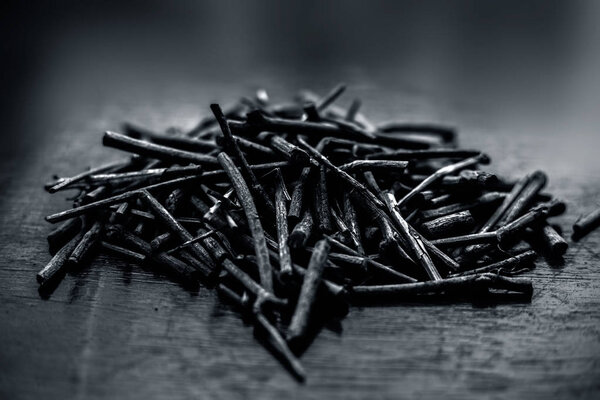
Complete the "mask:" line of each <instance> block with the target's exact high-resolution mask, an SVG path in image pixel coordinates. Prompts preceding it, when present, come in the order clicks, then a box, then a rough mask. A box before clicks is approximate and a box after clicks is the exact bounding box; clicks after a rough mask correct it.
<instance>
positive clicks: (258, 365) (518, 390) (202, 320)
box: [0, 70, 600, 399]
mask: <svg viewBox="0 0 600 400" xmlns="http://www.w3.org/2000/svg"><path fill="white" fill-rule="evenodd" d="M337 74H338V75H336V76H340V74H341V79H344V80H346V81H347V82H349V84H350V85H351V88H352V89H351V91H350V93H351V94H350V96H353V95H356V96H359V97H362V98H363V100H364V104H365V111H366V112H367V113H368V114H370V115H372V116H373V118H374V119H375V120H383V119H387V118H394V117H396V118H398V117H399V118H404V119H409V120H437V121H441V122H450V123H453V124H455V125H456V126H458V127H460V128H461V131H462V133H461V141H462V142H463V143H465V144H468V146H469V147H475V148H477V147H481V148H483V149H485V150H486V151H488V152H489V154H490V155H491V157H492V159H493V164H492V165H491V167H490V168H491V169H493V170H496V171H499V172H501V173H505V174H509V175H511V176H513V177H519V176H522V175H523V174H525V173H528V172H531V171H532V170H534V169H544V170H546V171H547V172H548V174H549V176H550V184H549V187H548V191H550V192H552V193H554V194H556V195H557V196H558V197H560V198H563V199H565V200H566V201H567V202H568V204H569V209H568V212H567V214H566V215H565V216H563V217H560V218H558V219H557V222H559V223H561V224H562V226H563V227H564V228H565V230H566V233H567V234H570V226H571V224H572V222H574V220H575V218H576V216H577V215H578V214H579V213H581V212H585V211H590V210H591V209H592V208H593V207H596V206H598V205H599V204H598V195H599V193H600V179H599V178H600V172H599V171H600V161H599V159H598V158H596V157H589V156H585V154H588V153H586V152H585V148H586V146H590V145H594V143H597V138H596V137H595V136H594V135H593V134H587V135H586V134H585V133H583V134H582V135H583V136H582V137H581V138H579V140H571V143H572V144H571V145H570V147H569V146H564V145H563V144H564V143H565V141H567V139H569V138H570V139H573V138H575V139H577V138H578V136H577V135H575V136H574V132H566V131H565V132H559V133H556V134H555V133H549V131H547V130H546V128H547V125H545V124H544V125H541V124H540V125H539V126H537V128H536V126H535V124H533V125H527V126H526V127H525V125H520V124H518V123H513V122H514V121H513V120H511V119H510V118H504V117H502V118H500V117H499V118H495V117H497V114H498V113H497V109H495V108H494V107H495V105H494V104H487V103H486V105H485V106H482V105H481V104H478V103H477V102H475V101H472V102H466V103H461V102H460V101H458V100H457V99H459V96H458V95H457V96H456V97H453V96H446V97H444V96H441V95H439V93H435V92H430V91H429V92H428V91H421V90H415V89H414V87H410V86H409V85H405V84H404V83H402V82H400V83H393V84H391V85H389V84H387V83H386V82H388V81H389V79H390V76H391V75H390V74H387V75H385V74H383V75H381V77H379V76H378V75H376V76H375V77H374V78H369V77H367V74H366V72H364V71H363V72H359V73H357V72H356V71H355V70H350V71H342V72H339V71H338V72H337ZM283 76H284V74H279V75H278V74H273V73H264V72H262V73H256V74H254V75H252V76H250V77H248V78H247V79H245V80H244V81H243V82H236V81H235V79H233V80H232V79H231V78H230V77H225V76H220V77H217V78H214V79H212V78H211V79H200V78H198V79H196V80H183V82H177V81H169V82H166V83H157V82H148V81H145V82H138V83H139V84H138V86H135V88H134V89H131V87H128V89H129V90H120V89H119V87H118V85H116V84H115V85H114V86H112V87H108V88H100V87H99V88H96V89H98V90H97V92H95V91H94V90H88V92H87V93H88V94H90V96H88V97H86V98H85V99H82V98H78V97H74V98H67V99H65V98H60V96H59V95H57V92H56V89H57V88H59V87H60V85H59V83H66V82H67V81H68V79H69V78H68V77H66V76H64V75H61V74H58V78H53V79H54V80H52V79H51V80H50V81H49V82H50V83H48V84H47V85H48V86H49V87H43V88H41V89H39V90H38V91H37V92H35V93H36V94H37V97H34V98H33V99H32V101H31V103H28V105H27V107H26V108H25V109H24V110H23V113H22V114H23V115H24V116H26V118H24V119H23V121H22V124H21V125H20V129H19V130H18V134H17V135H10V136H5V137H4V139H3V140H4V145H3V146H2V149H0V155H1V156H2V159H1V160H0V165H1V166H2V168H1V169H0V171H1V172H0V174H1V175H0V183H1V187H2V189H1V191H0V204H1V207H0V210H1V216H0V218H1V226H2V230H0V246H1V247H0V252H1V255H2V256H1V257H0V260H1V261H0V398H3V399H20V398H41V397H44V398H48V399H59V398H60V399H65V398H81V399H83V398H86V399H87V398H92V399H100V398H102V399H134V398H144V399H164V398H169V399H180V398H181V399H184V398H217V399H229V398H256V399H280V398H315V399H316V398H319V399H321V398H333V399H353V398H357V399H358V398H366V397H375V398H457V399H464V398H482V397H490V398H500V397H503V398H549V397H555V398H562V399H565V398H594V397H595V396H598V395H599V394H600V296H599V295H600V266H599V265H598V263H599V257H598V256H599V244H600V232H595V233H593V234H591V235H590V236H589V237H587V238H585V239H584V240H582V241H581V242H579V243H576V244H573V245H572V247H571V248H570V249H569V251H568V253H567V255H566V256H565V260H564V263H563V264H560V265H548V264H547V263H546V262H545V261H543V260H540V261H539V262H538V263H537V268H536V269H535V270H534V271H533V272H531V273H529V274H528V276H529V277H530V278H532V279H533V281H534V286H535V293H534V296H533V299H532V301H531V304H521V303H516V304H498V305H494V306H487V307H478V306H474V305H472V304H469V303H459V304H414V303H413V304H407V305H398V306H395V307H365V308H363V307H356V308H352V309H351V311H350V314H349V315H348V316H347V318H346V319H344V320H343V321H342V324H341V328H340V329H339V330H338V329H334V328H332V329H327V328H326V329H323V331H322V332H321V334H320V335H319V336H318V337H317V339H316V340H315V341H314V343H313V345H312V346H311V347H310V348H309V349H308V351H307V352H306V353H305V354H304V355H303V357H302V362H303V364H304V366H305V368H306V370H307V371H308V380H307V382H306V384H304V385H301V384H298V383H297V382H296V381H295V380H294V379H293V378H292V377H291V376H290V375H289V374H288V373H287V372H286V371H285V370H284V369H283V368H282V367H281V365H280V364H279V363H278V362H277V361H276V360H275V359H274V358H273V357H272V356H271V355H270V354H269V353H268V352H266V351H265V350H264V349H263V348H262V347H261V346H260V345H259V344H258V343H257V341H256V340H255V339H254V338H253V335H252V329H251V327H249V326H246V325H244V323H243V322H242V321H241V320H240V318H239V317H238V315H237V314H236V313H234V312H233V311H232V310H231V309H230V308H229V307H227V306H225V305H222V304H221V303H220V301H219V300H218V298H217V297H216V295H215V293H214V292H212V291H209V290H207V289H205V288H200V289H199V290H198V291H197V292H190V291H187V290H185V289H184V288H182V287H181V286H179V285H178V284H176V283H174V282H171V281H169V280H165V279H163V277H161V276H157V275H153V274H152V273H151V272H148V271H144V270H141V269H140V268H138V267H137V266H136V265H131V264H126V263H123V262H121V261H117V260H116V259H113V258H109V257H101V258H100V259H99V260H98V261H97V262H95V263H93V264H92V265H91V266H89V267H86V268H83V269H81V270H78V271H73V272H72V273H71V274H69V275H68V276H67V277H66V278H65V280H64V281H63V282H62V284H61V285H60V286H59V287H58V288H57V289H56V291H55V292H54V293H53V294H52V295H51V296H50V297H49V298H41V297H40V296H39V295H38V291H37V283H36V281H35V273H36V272H37V271H38V270H39V269H40V268H42V267H43V265H44V264H45V262H47V260H48V259H49V256H48V253H47V246H46V243H45V236H46V234H47V233H48V232H49V231H50V229H51V228H50V226H49V225H48V224H47V223H46V222H45V221H44V220H43V217H44V216H45V215H47V214H50V213H52V212H55V211H59V210H62V209H64V208H65V207H66V206H67V204H68V203H66V202H65V201H64V198H63V197H64V196H63V195H62V194H57V195H54V196H50V195H48V194H46V193H44V192H43V189H42V185H43V183H44V182H45V181H47V180H49V179H50V178H51V176H52V174H54V173H57V174H69V173H72V172H74V171H78V170H80V169H83V168H85V167H86V166H88V165H90V164H93V165H95V164H98V163H101V162H104V161H106V160H107V159H114V158H117V157H118V156H119V154H118V152H117V151H112V150H108V149H103V148H101V146H100V142H101V132H102V131H103V130H106V129H113V130H118V127H119V124H120V123H121V122H123V121H132V122H137V123H140V124H144V125H146V126H148V127H150V128H153V129H157V130H163V129H165V128H167V127H168V126H170V125H179V126H184V127H190V126H192V125H193V124H194V121H195V120H197V118H198V117H199V114H198V113H199V110H200V109H202V110H204V112H206V111H207V110H208V108H207V106H208V104H209V103H210V101H212V100H214V99H218V100H220V101H222V102H224V103H226V102H228V101H233V100H234V99H236V98H237V96H238V95H240V94H242V93H245V94H251V93H252V91H251V90H252V89H253V88H256V84H258V83H265V84H267V85H268V86H269V87H271V88H273V95H274V96H275V97H279V98H282V97H283V96H285V95H287V94H291V93H293V92H294V91H296V90H297V89H299V88H301V87H305V86H309V85H311V86H312V87H314V88H315V89H317V90H319V91H321V92H323V91H325V90H327V89H328V88H329V87H330V86H332V85H333V84H335V83H336V81H335V80H334V79H335V78H334V77H332V76H331V74H330V75H327V74H324V75H321V76H320V78H318V79H314V76H312V75H311V74H310V73H300V74H298V75H290V73H289V71H288V74H287V75H285V77H283ZM244 82H250V83H244ZM392 82H394V81H393V80H392ZM457 93H458V92H454V94H457ZM464 97H466V96H464ZM461 98H463V97H461ZM350 100H351V97H348V98H346V99H345V101H344V104H347V103H348V102H349V101H350ZM532 126H533V128H531V127H532ZM595 138H596V139H595ZM573 147H574V149H573ZM572 153H575V154H584V155H582V156H581V157H578V156H573V154H572Z"/></svg>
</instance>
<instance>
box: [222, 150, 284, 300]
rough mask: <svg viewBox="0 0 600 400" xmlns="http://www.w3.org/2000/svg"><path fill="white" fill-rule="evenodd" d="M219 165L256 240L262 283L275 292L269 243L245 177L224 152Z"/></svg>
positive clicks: (255, 248)
mask: <svg viewBox="0 0 600 400" xmlns="http://www.w3.org/2000/svg"><path fill="white" fill-rule="evenodd" d="M217 159H218V160H219V163H220V164H221V166H222V167H223V169H224V170H225V172H226V173H227V176H228V177H229V180H230V181H231V185H232V186H233V188H234V189H235V192H236V194H237V197H238V200H239V201H240V203H241V204H242V207H243V209H244V213H245V214H246V219H247V221H248V228H249V229H250V234H251V235H252V238H253V239H254V251H255V253H256V258H257V260H258V271H259V274H260V283H261V285H262V286H263V287H264V288H265V290H266V291H268V292H270V293H272V292H273V269H272V267H271V262H270V261H269V252H268V251H267V243H266V240H265V231H264V230H263V227H262V224H261V223H260V218H259V217H258V211H257V210H256V205H255V204H254V200H253V199H252V194H251V193H250V190H249V189H248V185H247V184H246V182H245V181H244V177H243V176H242V174H241V173H240V171H239V170H238V169H237V167H236V166H235V164H234V163H233V161H232V160H231V158H230V157H229V156H228V155H227V154H226V153H224V152H221V153H219V155H218V156H217Z"/></svg>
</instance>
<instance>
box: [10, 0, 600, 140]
mask: <svg viewBox="0 0 600 400" xmlns="http://www.w3.org/2000/svg"><path fill="white" fill-rule="evenodd" d="M3 4H4V5H3V6H2V7H3V8H4V10H3V12H2V17H1V19H2V20H1V23H0V30H1V32H2V37H3V38H4V39H3V40H2V43H1V44H0V46H1V50H0V51H1V54H0V57H1V59H2V63H1V67H0V68H2V81H3V83H2V85H3V86H4V87H3V90H2V93H3V96H2V98H1V102H2V103H1V105H2V114H3V118H4V121H5V122H4V123H3V126H4V127H5V129H6V128H11V129H10V130H8V129H7V130H5V131H4V132H3V134H2V140H3V141H8V142H9V143H11V144H12V145H13V146H19V145H23V144H24V143H26V142H27V141H22V140H20V139H19V138H18V136H20V135H34V136H35V137H38V136H39V131H41V130H45V128H47V127H52V125H48V124H49V121H54V120H55V119H56V116H60V118H63V117H64V116H65V115H81V114H80V113H81V112H82V109H85V108H86V107H88V108H89V107H90V104H101V103H111V104H123V106H126V105H127V104H132V105H134V104H135V103H136V102H140V101H141V99H144V101H146V102H147V101H148V100H149V99H152V100H151V101H153V102H155V103H157V104H159V103H160V102H161V101H167V100H168V101H170V102H175V103H177V102H179V103H180V104H181V109H180V110H181V111H180V112H178V115H176V116H174V118H175V117H176V118H178V119H177V122H179V125H184V126H189V125H193V121H194V120H195V119H197V118H198V117H199V115H200V110H201V109H203V108H206V104H198V103H197V101H199V100H200V99H205V98H210V99H212V100H221V101H225V100H232V99H233V98H231V99H229V98H227V97H226V96H232V95H233V93H239V94H242V93H245V94H247V93H248V92H244V91H249V90H252V89H255V88H257V87H260V86H265V87H267V88H269V89H271V90H272V91H273V92H274V93H275V94H281V95H282V96H283V95H284V94H287V91H288V90H296V89H300V88H302V87H311V88H313V89H314V90H317V91H320V92H323V91H326V90H328V89H329V88H330V87H332V86H333V85H335V84H336V83H337V82H339V81H344V82H347V83H348V84H349V85H350V87H351V88H355V89H357V90H361V89H362V90H366V91H368V90H370V89H372V90H373V92H372V93H370V94H371V97H373V98H377V97H378V96H377V92H376V91H377V90H381V89H382V88H384V89H385V90H387V91H388V92H391V93H397V94H398V97H400V99H398V102H397V103H396V104H400V105H401V107H398V106H397V105H396V106H395V105H394V104H388V103H389V102H390V100H391V99H390V97H389V96H388V97H387V98H386V99H385V100H386V101H385V104H383V105H382V104H377V107H371V108H369V104H367V109H366V110H367V111H368V112H369V113H371V114H372V115H373V113H374V114H375V116H378V113H379V114H380V115H384V116H387V117H388V118H389V116H390V113H393V114H394V115H396V114H398V118H402V113H403V112H405V113H408V114H410V115H412V116H413V117H414V118H415V117H416V118H421V119H425V118H427V119H434V120H435V119H437V120H439V119H445V120H448V119H449V120H451V119H452V115H448V114H443V113H444V112H443V111H440V110H438V107H437V106H436V105H444V107H441V108H446V109H448V108H449V107H450V108H452V107H455V108H458V109H461V110H462V109H464V108H466V109H467V110H469V112H470V113H471V114H473V115H479V116H481V118H482V119H485V120H486V121H488V122H489V124H490V126H491V125H492V124H494V123H495V121H500V122H501V123H502V124H503V126H505V127H510V126H512V124H514V126H515V129H520V130H526V129H527V127H528V126H529V124H533V125H534V126H536V129H537V130H539V129H540V127H543V129H548V135H552V133H553V131H559V132H564V130H570V131H571V132H572V134H573V136H572V138H573V140H574V141H577V140H579V141H580V142H581V143H582V144H589V141H590V140H591V141H594V140H595V138H597V137H598V136H600V135H597V134H596V131H597V129H596V127H597V126H598V122H599V121H598V119H599V116H598V115H597V114H598V113H597V112H596V111H597V109H598V99H599V97H600V82H599V80H598V79H596V76H595V75H596V73H597V71H598V70H600V58H599V56H598V49H599V48H600V47H599V45H600V40H599V39H600V32H599V29H600V28H599V24H598V20H599V17H600V3H599V2H596V1H552V2H548V1H502V2H481V1H452V2H448V1H437V2H431V1H368V2H367V1H317V0H305V1H297V2H287V1H286V2H281V1H260V0H259V1H222V0H221V1H175V2H164V1H153V0H145V1H129V2H107V1H93V0H92V1H85V2H80V1H53V2H46V1H39V2H38V1H27V2H8V3H6V2H3ZM284 90H285V92H284ZM419 95H422V96H424V97H426V98H427V99H428V101H427V105H422V104H421V105H415V104H414V103H413V104H411V103H410V101H411V100H409V99H411V97H412V98H413V99H414V98H417V97H418V96H419ZM224 97H225V98H224ZM402 101H404V103H402ZM417 103H418V102H417ZM186 104H187V105H188V106H189V107H188V108H186ZM194 107H195V109H194ZM411 107H412V108H411ZM419 107H423V108H419ZM98 112H100V110H98ZM139 122H144V121H139ZM146 122H148V123H150V124H159V125H160V121H146ZM164 122H165V123H166V122H167V121H164ZM168 122H172V121H168ZM506 124H509V125H506ZM161 127H162V126H161ZM11 132H12V133H11ZM17 132H18V133H19V134H18V135H17V134H16V133H17ZM47 134H48V135H51V134H52V133H51V132H47ZM34 136H32V137H34ZM594 143H595V144H598V141H595V142H594ZM586 148H589V146H583V145H579V146H575V148H574V150H576V151H585V149H586ZM4 149H6V147H4ZM3 151H5V150H3Z"/></svg>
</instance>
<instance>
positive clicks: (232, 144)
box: [210, 104, 275, 215]
mask: <svg viewBox="0 0 600 400" xmlns="http://www.w3.org/2000/svg"><path fill="white" fill-rule="evenodd" d="M210 109H211V111H212V112H213V114H214V115H215V118H216V120H217V122H218V123H219V126H220V127H221V132H222V133H223V137H224V139H225V142H226V143H227V147H226V149H227V150H228V151H229V152H230V153H232V155H233V156H234V157H235V158H236V159H237V160H238V162H239V163H240V164H241V168H240V170H241V174H242V176H243V178H244V180H245V181H246V182H247V184H248V183H249V184H250V188H251V189H252V192H253V193H254V194H255V195H256V196H258V198H259V200H260V201H261V203H262V204H263V205H264V206H265V207H267V209H268V210H269V212H270V214H271V215H273V214H274V213H275V207H274V206H273V203H272V202H271V200H270V199H269V196H268V195H267V193H266V192H265V189H264V188H263V187H262V185H261V184H260V183H259V182H258V179H257V178H256V175H254V172H253V171H252V169H251V168H250V164H248V161H246V157H245V156H244V153H242V151H241V150H240V147H239V146H238V144H237V142H236V141H235V139H234V137H233V134H232V133H231V129H230V128H229V124H228V122H227V119H226V118H225V115H224V114H223V110H221V107H220V106H219V105H218V104H211V105H210Z"/></svg>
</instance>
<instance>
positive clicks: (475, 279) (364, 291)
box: [352, 273, 533, 298]
mask: <svg viewBox="0 0 600 400" xmlns="http://www.w3.org/2000/svg"><path fill="white" fill-rule="evenodd" d="M477 287H484V288H494V289H503V290H509V291H514V292H519V293H523V294H526V295H529V296H531V294H532V293H533V285H532V283H531V281H530V280H529V279H524V278H507V277H503V276H500V275H497V274H492V273H484V274H481V275H465V276H457V277H454V278H447V279H441V280H437V281H427V282H417V283H404V284H400V285H376V286H354V287H353V288H352V293H353V294H354V295H356V296H361V295H363V296H364V295H393V296H394V298H398V297H399V296H403V295H404V296H410V295H415V294H430V293H442V292H444V291H447V290H456V289H465V288H477Z"/></svg>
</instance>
